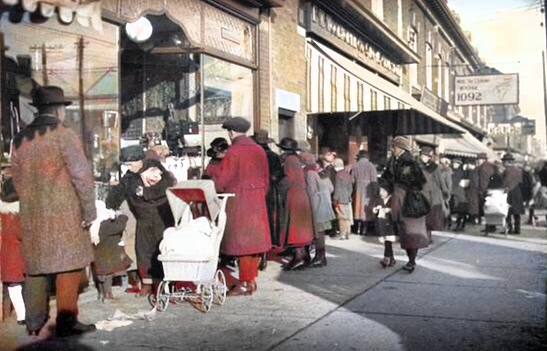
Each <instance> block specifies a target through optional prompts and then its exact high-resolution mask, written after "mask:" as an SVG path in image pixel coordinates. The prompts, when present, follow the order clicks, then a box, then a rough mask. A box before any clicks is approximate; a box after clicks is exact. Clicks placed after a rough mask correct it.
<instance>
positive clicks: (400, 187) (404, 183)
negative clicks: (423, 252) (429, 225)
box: [382, 136, 430, 273]
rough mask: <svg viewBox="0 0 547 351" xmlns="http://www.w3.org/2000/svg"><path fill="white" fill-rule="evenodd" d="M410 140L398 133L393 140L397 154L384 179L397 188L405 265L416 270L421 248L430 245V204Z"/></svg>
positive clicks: (396, 215)
mask: <svg viewBox="0 0 547 351" xmlns="http://www.w3.org/2000/svg"><path fill="white" fill-rule="evenodd" d="M410 149H411V146H410V140H409V139H408V138H406V137H403V136H397V137H395V138H394V139H393V142H392V153H393V156H392V157H391V158H390V159H389V160H388V164H387V167H386V169H385V171H384V173H383V174H382V178H383V179H384V180H386V181H387V182H389V183H390V184H391V186H392V188H393V194H392V198H391V217H392V220H393V225H394V227H395V230H396V232H397V234H398V235H399V237H400V241H401V248H403V249H404V250H406V253H407V256H408V263H407V264H406V265H405V266H404V267H403V269H404V270H406V271H407V272H409V273H412V272H413V271H414V269H415V267H416V256H417V255H418V250H419V249H422V248H425V247H427V246H428V245H429V237H428V235H427V229H426V221H425V216H426V215H427V214H428V213H429V210H430V204H429V203H428V201H427V199H426V198H425V197H424V196H423V194H422V192H421V191H422V189H423V186H424V185H425V183H426V178H425V176H424V174H423V173H422V170H421V169H420V166H419V164H418V163H417V162H416V160H414V158H413V157H412V154H411V153H410Z"/></svg>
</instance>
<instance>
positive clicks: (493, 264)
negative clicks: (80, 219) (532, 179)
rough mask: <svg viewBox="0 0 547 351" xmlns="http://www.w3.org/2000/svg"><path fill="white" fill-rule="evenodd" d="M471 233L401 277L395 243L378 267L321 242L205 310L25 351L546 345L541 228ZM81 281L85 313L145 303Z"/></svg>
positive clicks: (369, 241)
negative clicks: (321, 253)
mask: <svg viewBox="0 0 547 351" xmlns="http://www.w3.org/2000/svg"><path fill="white" fill-rule="evenodd" d="M479 230H480V228H479V227H470V230H468V232H469V234H459V233H449V232H447V233H444V232H443V233H437V234H436V235H434V244H433V245H432V246H431V247H430V248H428V249H427V250H423V252H421V253H420V259H419V261H418V267H417V269H416V271H415V272H414V273H412V274H408V273H406V272H404V271H402V270H401V267H402V265H403V264H404V263H405V262H406V260H405V256H404V253H403V251H400V250H399V251H397V253H396V254H397V257H396V258H397V259H398V263H397V265H396V267H394V268H393V269H382V268H381V267H380V265H379V263H378V262H379V259H380V258H381V257H382V254H383V247H382V246H381V245H380V244H379V243H377V240H376V239H375V238H370V237H366V238H364V239H363V238H361V237H358V236H352V238H351V240H349V241H338V240H329V242H328V245H329V247H328V252H329V255H328V259H329V262H328V267H326V268H323V269H310V270H306V271H301V272H289V273H286V272H282V271H281V269H280V266H279V265H278V264H277V263H273V262H270V264H269V266H268V269H267V271H266V272H263V273H262V274H261V276H260V280H259V282H258V286H259V291H258V293H257V294H256V295H254V296H252V297H247V298H228V300H227V301H226V304H225V305H224V306H216V305H214V306H213V308H212V310H211V311H210V312H209V313H207V314H204V313H201V312H199V311H198V310H197V309H195V308H194V307H192V306H191V305H190V304H189V303H183V304H176V305H170V306H169V307H168V309H167V311H166V312H163V313H157V314H156V315H155V318H154V319H153V320H151V321H147V320H135V321H133V323H132V324H131V325H128V326H125V327H120V328H117V329H114V330H113V331H111V332H107V331H98V332H96V333H93V334H88V335H85V336H83V337H81V338H79V339H78V338H72V339H65V340H52V341H48V342H45V343H39V344H34V346H33V347H31V346H28V347H26V348H25V349H36V350H42V349H47V350H128V351H129V350H131V351H144V350H283V351H286V350H424V349H427V350H428V351H432V350H495V351H501V350H540V349H545V348H546V347H547V343H546V339H545V338H546V337H545V335H546V329H545V311H546V310H545V293H546V290H545V282H546V278H547V274H546V273H547V268H546V267H547V266H546V263H547V259H546V253H547V230H546V229H545V228H532V227H524V234H523V235H520V236H507V237H505V236H504V235H499V234H494V235H491V236H489V237H483V236H480V235H478V232H479ZM396 246H398V245H396ZM91 290H92V289H90V290H88V291H87V292H86V293H85V294H83V296H82V298H81V317H82V319H83V320H84V321H85V322H97V321H101V320H106V319H107V318H109V317H112V315H113V314H114V313H115V311H116V310H119V311H121V312H123V313H127V314H135V313H138V312H140V311H150V309H151V308H150V305H149V304H148V302H147V301H146V299H144V298H135V297H134V296H132V295H126V294H124V293H123V292H121V291H120V290H115V293H116V296H117V297H118V300H117V301H115V302H114V303H108V304H102V303H99V302H98V301H97V300H96V294H95V292H94V291H91ZM0 330H1V331H0V350H9V349H13V348H14V347H15V345H17V344H19V345H21V344H23V343H27V342H28V341H29V340H30V339H29V337H27V336H25V333H24V328H22V327H19V326H17V325H15V322H14V321H13V320H10V321H8V322H5V323H2V324H0Z"/></svg>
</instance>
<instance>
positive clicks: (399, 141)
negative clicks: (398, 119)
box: [391, 135, 412, 151]
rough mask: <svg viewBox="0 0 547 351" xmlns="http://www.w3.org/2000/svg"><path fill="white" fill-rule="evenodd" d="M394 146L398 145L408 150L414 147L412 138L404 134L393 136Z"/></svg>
mask: <svg viewBox="0 0 547 351" xmlns="http://www.w3.org/2000/svg"><path fill="white" fill-rule="evenodd" d="M391 144H392V145H393V146H397V147H398V148H401V149H403V150H406V151H410V150H411V149H412V147H411V144H410V139H408V138H407V137H404V136H401V135H399V136H396V137H395V138H393V141H392V142H391Z"/></svg>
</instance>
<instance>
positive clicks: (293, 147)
mask: <svg viewBox="0 0 547 351" xmlns="http://www.w3.org/2000/svg"><path fill="white" fill-rule="evenodd" d="M277 146H278V147H279V148H280V149H281V150H285V151H299V150H300V149H299V148H298V142H297V141H296V140H294V139H293V138H289V137H285V138H283V139H281V141H280V142H279V144H277Z"/></svg>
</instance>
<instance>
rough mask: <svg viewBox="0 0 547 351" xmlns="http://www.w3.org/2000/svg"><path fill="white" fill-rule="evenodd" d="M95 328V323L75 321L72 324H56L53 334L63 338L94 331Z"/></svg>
mask: <svg viewBox="0 0 547 351" xmlns="http://www.w3.org/2000/svg"><path fill="white" fill-rule="evenodd" d="M95 330H97V327H95V324H84V323H82V322H78V321H77V322H76V323H74V325H72V326H58V327H57V328H56V330H55V335H56V336H57V337H59V338H64V337H68V336H74V335H82V334H85V333H90V332H94V331H95Z"/></svg>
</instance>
